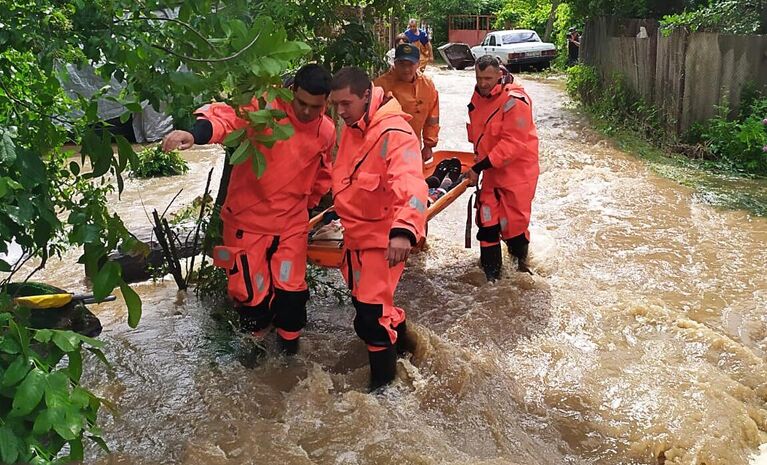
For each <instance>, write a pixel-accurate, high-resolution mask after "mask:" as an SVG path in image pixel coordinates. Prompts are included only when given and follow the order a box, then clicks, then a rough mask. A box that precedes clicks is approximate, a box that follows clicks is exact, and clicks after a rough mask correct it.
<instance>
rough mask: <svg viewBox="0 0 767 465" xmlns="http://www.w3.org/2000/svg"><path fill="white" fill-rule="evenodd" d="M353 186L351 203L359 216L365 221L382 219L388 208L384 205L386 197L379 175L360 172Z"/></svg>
mask: <svg viewBox="0 0 767 465" xmlns="http://www.w3.org/2000/svg"><path fill="white" fill-rule="evenodd" d="M353 184H354V186H355V187H356V189H354V192H353V193H352V195H353V196H354V197H353V199H352V201H353V202H354V204H355V205H356V206H357V209H358V210H359V214H360V216H361V217H362V218H364V219H367V220H380V219H382V218H383V217H384V216H385V208H386V209H388V207H389V206H388V205H384V203H385V202H386V196H385V195H384V190H383V188H382V186H381V175H380V174H375V173H368V172H361V173H359V174H358V175H357V179H355V180H354V181H353Z"/></svg>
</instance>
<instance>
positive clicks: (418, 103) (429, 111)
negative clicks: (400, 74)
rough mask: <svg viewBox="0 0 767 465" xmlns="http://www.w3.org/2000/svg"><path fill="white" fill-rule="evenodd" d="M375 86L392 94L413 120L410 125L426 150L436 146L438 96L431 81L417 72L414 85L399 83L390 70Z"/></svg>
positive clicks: (376, 81)
mask: <svg viewBox="0 0 767 465" xmlns="http://www.w3.org/2000/svg"><path fill="white" fill-rule="evenodd" d="M375 85H377V86H379V87H382V88H383V90H384V92H391V94H392V95H394V98H396V99H397V101H398V102H399V104H400V105H402V110H403V111H404V112H405V113H407V114H408V115H410V116H411V117H412V119H411V120H410V126H412V127H413V130H414V131H415V135H416V136H417V137H418V140H420V141H422V142H423V145H424V146H425V147H435V146H436V145H437V142H438V140H439V93H438V92H437V88H436V87H435V86H434V82H432V80H431V79H430V78H429V77H428V76H425V75H423V74H421V73H420V72H418V73H417V74H416V78H415V82H402V81H400V80H399V79H397V76H396V75H395V74H394V71H393V70H389V71H388V72H386V73H385V74H383V75H381V76H380V77H379V78H378V79H376V80H375Z"/></svg>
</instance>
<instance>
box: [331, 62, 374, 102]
mask: <svg viewBox="0 0 767 465" xmlns="http://www.w3.org/2000/svg"><path fill="white" fill-rule="evenodd" d="M371 85H372V84H371V82H370V78H369V77H368V73H366V72H365V71H364V70H362V69H361V68H357V67H356V66H347V67H345V68H341V69H340V70H339V71H338V72H337V73H336V74H335V75H334V76H333V81H332V82H331V83H330V88H331V89H332V90H341V89H346V88H347V87H348V88H349V90H350V91H351V93H352V94H354V95H356V96H357V97H363V96H364V95H365V91H366V90H368V89H370V86H371Z"/></svg>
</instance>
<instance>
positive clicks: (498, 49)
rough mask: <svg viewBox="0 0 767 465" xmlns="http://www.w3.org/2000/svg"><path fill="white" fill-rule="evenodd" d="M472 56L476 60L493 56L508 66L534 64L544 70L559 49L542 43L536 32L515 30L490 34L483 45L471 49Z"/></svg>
mask: <svg viewBox="0 0 767 465" xmlns="http://www.w3.org/2000/svg"><path fill="white" fill-rule="evenodd" d="M471 54H472V55H474V59H475V60H476V59H477V58H479V57H481V56H483V55H493V56H495V57H498V58H500V59H501V62H503V63H504V64H506V65H527V64H532V65H535V66H536V67H537V68H539V69H543V68H547V67H548V66H549V65H550V64H551V60H553V59H554V58H555V57H556V56H557V47H556V46H555V45H554V44H550V43H548V42H542V41H541V38H540V37H538V33H536V32H535V31H531V30H528V29H514V30H510V31H494V32H490V33H488V34H487V36H485V40H483V41H482V43H481V44H479V45H477V46H476V47H472V48H471Z"/></svg>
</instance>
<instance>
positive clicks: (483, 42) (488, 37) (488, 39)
mask: <svg viewBox="0 0 767 465" xmlns="http://www.w3.org/2000/svg"><path fill="white" fill-rule="evenodd" d="M490 37H492V36H491V35H490V34H488V35H486V36H485V40H483V41H482V45H487V44H489V43H490Z"/></svg>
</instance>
